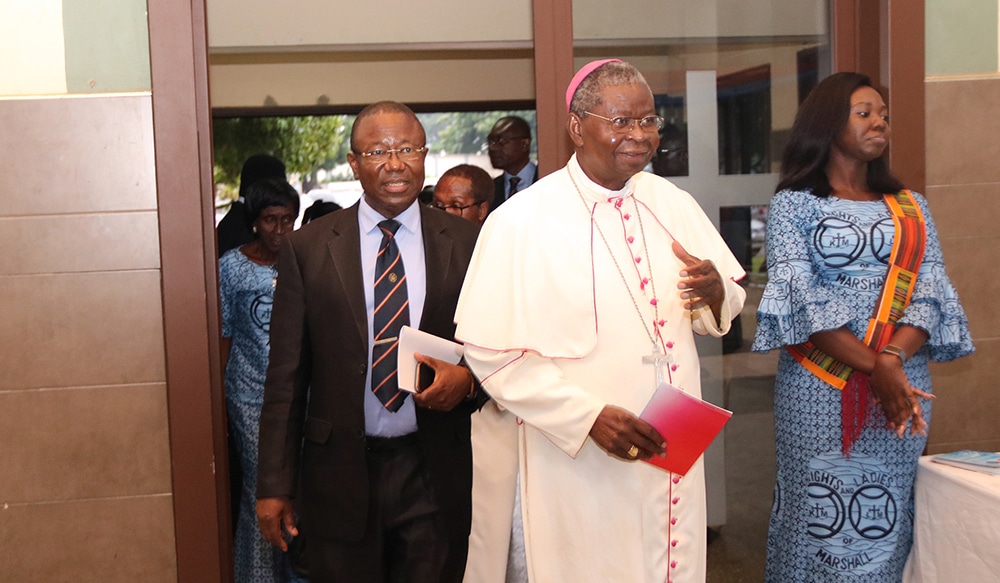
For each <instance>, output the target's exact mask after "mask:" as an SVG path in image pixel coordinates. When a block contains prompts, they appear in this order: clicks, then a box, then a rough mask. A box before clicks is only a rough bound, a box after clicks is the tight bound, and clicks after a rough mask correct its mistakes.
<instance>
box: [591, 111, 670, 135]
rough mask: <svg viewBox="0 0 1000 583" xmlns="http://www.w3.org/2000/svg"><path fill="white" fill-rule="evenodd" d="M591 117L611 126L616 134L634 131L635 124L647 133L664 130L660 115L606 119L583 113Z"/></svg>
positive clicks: (601, 116)
mask: <svg viewBox="0 0 1000 583" xmlns="http://www.w3.org/2000/svg"><path fill="white" fill-rule="evenodd" d="M583 113H584V114H586V115H589V116H591V117H596V118H597V119H603V120H604V121H606V122H608V123H609V124H611V131H613V132H615V133H616V134H624V133H626V132H630V131H632V128H633V127H635V124H639V128H640V129H641V130H642V131H644V132H647V133H652V132H657V131H660V130H661V129H663V118H662V117H660V116H658V115H647V116H646V117H643V118H638V117H623V116H619V117H604V116H603V115H597V114H596V113H593V112H590V111H585V112H583Z"/></svg>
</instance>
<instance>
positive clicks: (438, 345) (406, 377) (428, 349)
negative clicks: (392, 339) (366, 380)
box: [396, 326, 462, 393]
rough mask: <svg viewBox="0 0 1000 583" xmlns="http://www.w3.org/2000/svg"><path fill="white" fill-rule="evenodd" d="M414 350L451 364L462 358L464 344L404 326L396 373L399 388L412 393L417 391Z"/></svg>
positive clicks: (400, 337) (401, 333) (400, 333)
mask: <svg viewBox="0 0 1000 583" xmlns="http://www.w3.org/2000/svg"><path fill="white" fill-rule="evenodd" d="M414 352H419V353H420V354H423V355H424V356H430V357H433V358H436V359H438V360H443V361H445V362H447V363H450V364H458V361H459V360H461V359H462V345H461V344H456V343H454V342H452V341H450V340H445V339H444V338H441V337H439V336H435V335H433V334H428V333H427V332H423V331H421V330H417V329H416V328H411V327H409V326H403V328H402V330H400V331H399V349H398V352H397V355H398V357H399V362H398V363H397V364H396V367H397V369H396V371H397V372H396V374H397V375H398V376H399V388H400V389H402V390H404V391H410V392H411V393H415V392H417V389H416V387H417V378H416V377H417V359H416V358H414V357H413V353H414Z"/></svg>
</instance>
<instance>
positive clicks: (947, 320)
mask: <svg viewBox="0 0 1000 583" xmlns="http://www.w3.org/2000/svg"><path fill="white" fill-rule="evenodd" d="M913 197H914V199H915V200H916V201H917V204H918V205H919V206H920V210H921V211H923V213H924V221H925V224H926V226H927V242H926V247H925V250H924V261H923V263H921V265H920V274H919V275H918V276H917V283H916V285H915V286H914V288H913V297H912V298H911V300H910V305H909V306H907V308H906V311H905V312H904V313H903V316H902V317H901V318H900V319H899V322H898V324H899V325H909V326H915V327H917V328H921V329H923V330H924V331H926V332H927V333H928V335H929V338H928V339H927V342H926V343H925V344H924V347H925V348H926V349H927V350H928V357H929V358H930V360H933V361H937V362H947V361H949V360H954V359H956V358H959V357H961V356H966V355H968V354H972V353H973V352H974V351H975V348H974V347H973V345H972V336H971V334H970V333H969V322H968V319H967V318H966V317H965V310H964V309H962V304H961V303H960V302H959V300H958V292H957V291H956V290H955V287H954V286H953V285H952V284H951V280H950V279H948V274H947V273H946V272H945V268H944V257H943V255H942V253H941V242H940V241H939V240H938V234H937V227H935V225H934V219H933V218H932V217H931V212H930V209H929V208H928V206H927V200H926V199H924V197H923V196H921V195H919V194H916V193H914V195H913Z"/></svg>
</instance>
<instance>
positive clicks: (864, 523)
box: [850, 484, 896, 540]
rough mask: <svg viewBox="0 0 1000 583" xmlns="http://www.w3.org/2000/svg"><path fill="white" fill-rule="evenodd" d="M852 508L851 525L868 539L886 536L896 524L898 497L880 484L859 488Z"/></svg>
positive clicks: (853, 498) (852, 498)
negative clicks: (893, 495)
mask: <svg viewBox="0 0 1000 583" xmlns="http://www.w3.org/2000/svg"><path fill="white" fill-rule="evenodd" d="M850 508H851V526H853V527H854V530H856V531H858V534H860V535H861V536H863V537H865V538H867V539H870V540H878V539H880V538H885V537H886V536H888V535H889V533H890V532H892V528H893V527H894V526H896V499H895V498H893V497H892V494H890V493H889V491H888V490H887V489H885V488H884V487H883V486H880V485H878V484H869V485H867V486H862V487H861V488H858V489H857V491H856V492H854V495H853V496H851V505H850Z"/></svg>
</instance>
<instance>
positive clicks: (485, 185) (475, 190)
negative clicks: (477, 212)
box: [438, 164, 494, 204]
mask: <svg viewBox="0 0 1000 583" xmlns="http://www.w3.org/2000/svg"><path fill="white" fill-rule="evenodd" d="M449 176H454V177H456V178H465V179H466V180H468V181H469V183H470V184H471V185H472V200H474V201H476V204H481V203H484V202H487V201H489V200H491V199H492V198H493V194H494V188H493V179H492V178H490V175H489V173H488V172H487V171H485V170H483V169H482V168H480V167H479V166H473V165H472V164H459V165H458V166H453V167H452V168H449V169H448V171H447V172H445V173H444V174H442V175H441V178H439V179H438V182H441V179H442V178H445V177H449Z"/></svg>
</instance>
